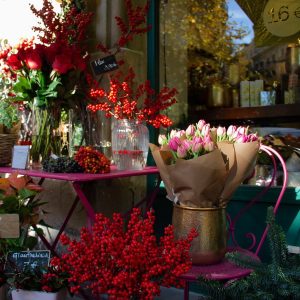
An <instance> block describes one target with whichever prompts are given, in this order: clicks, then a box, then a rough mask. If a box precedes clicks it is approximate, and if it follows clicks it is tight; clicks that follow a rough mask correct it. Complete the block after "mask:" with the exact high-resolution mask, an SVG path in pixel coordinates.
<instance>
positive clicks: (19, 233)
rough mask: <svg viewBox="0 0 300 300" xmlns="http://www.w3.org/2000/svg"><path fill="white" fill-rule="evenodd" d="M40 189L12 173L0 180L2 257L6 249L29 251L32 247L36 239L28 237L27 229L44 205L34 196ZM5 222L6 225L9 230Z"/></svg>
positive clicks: (25, 177)
mask: <svg viewBox="0 0 300 300" xmlns="http://www.w3.org/2000/svg"><path fill="white" fill-rule="evenodd" d="M41 190H42V187H41V186H40V185H38V184H35V183H34V182H33V181H32V178H31V177H29V176H20V175H19V174H18V173H12V174H11V175H10V176H9V177H8V178H0V215H1V222H0V235H1V236H0V237H2V238H1V239H0V246H1V252H2V254H5V253H6V252H7V251H9V250H22V249H28V248H29V249H32V248H33V247H34V245H35V244H36V242H37V239H36V238H35V237H32V236H28V230H29V227H30V226H31V225H33V224H37V223H38V222H39V218H40V216H39V213H40V206H41V205H43V204H44V202H42V201H41V200H40V199H39V198H36V195H37V194H38V192H40V191H41ZM6 220H7V221H9V222H10V224H9V227H8V222H7V221H6ZM2 226H4V228H2ZM9 234H11V236H10V235H9Z"/></svg>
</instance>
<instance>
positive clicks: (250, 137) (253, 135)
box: [248, 133, 258, 142]
mask: <svg viewBox="0 0 300 300" xmlns="http://www.w3.org/2000/svg"><path fill="white" fill-rule="evenodd" d="M257 140H258V136H257V134H256V133H250V134H249V135H248V141H249V142H255V141H257Z"/></svg>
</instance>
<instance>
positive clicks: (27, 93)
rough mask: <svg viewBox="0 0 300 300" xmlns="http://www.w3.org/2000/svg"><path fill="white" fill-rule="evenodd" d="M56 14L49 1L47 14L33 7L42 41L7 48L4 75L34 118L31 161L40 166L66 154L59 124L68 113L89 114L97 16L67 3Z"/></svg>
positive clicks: (45, 8) (2, 58)
mask: <svg viewBox="0 0 300 300" xmlns="http://www.w3.org/2000/svg"><path fill="white" fill-rule="evenodd" d="M61 6H62V10H61V12H60V13H56V12H55V11H54V9H53V6H52V4H51V2H50V1H49V0H44V1H43V7H42V9H41V10H37V9H36V8H35V7H34V6H33V5H31V10H32V12H33V13H34V14H35V15H36V17H37V18H38V19H39V20H40V23H39V25H40V27H34V30H35V31H36V32H37V33H38V39H37V40H34V39H32V40H22V41H20V43H19V44H18V45H16V46H14V47H11V46H9V45H6V48H5V49H3V51H2V52H1V54H0V61H1V70H2V72H4V73H5V76H6V77H7V78H9V79H11V80H12V84H11V85H12V91H11V92H12V93H13V95H12V96H11V97H9V98H8V99H9V100H10V101H14V102H22V103H24V105H25V106H26V107H27V108H29V109H30V110H31V113H32V120H33V121H32V148H31V155H32V159H33V160H34V161H38V160H39V157H40V155H41V156H42V158H45V157H48V156H49V154H50V153H51V152H52V153H55V154H59V152H60V147H61V145H60V133H59V124H60V119H61V112H62V110H65V111H68V110H69V109H71V108H72V109H74V110H76V111H80V112H81V111H85V106H86V97H85V96H87V95H86V91H87V87H88V80H87V72H86V65H87V56H86V51H85V49H84V47H83V44H82V42H83V40H84V39H85V38H86V30H87V26H88V24H89V23H90V20H91V15H92V14H91V13H86V12H83V11H80V10H79V9H77V7H76V5H75V4H67V3H66V2H65V1H62V4H61Z"/></svg>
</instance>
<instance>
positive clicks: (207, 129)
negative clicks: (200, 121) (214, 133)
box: [201, 124, 210, 136]
mask: <svg viewBox="0 0 300 300" xmlns="http://www.w3.org/2000/svg"><path fill="white" fill-rule="evenodd" d="M209 132H210V124H205V125H204V126H203V127H202V130H201V134H202V136H207V135H209Z"/></svg>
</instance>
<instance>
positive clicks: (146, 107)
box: [88, 69, 177, 128]
mask: <svg viewBox="0 0 300 300" xmlns="http://www.w3.org/2000/svg"><path fill="white" fill-rule="evenodd" d="M120 75H121V73H120V72H118V73H116V74H115V75H114V76H113V77H112V79H111V81H110V90H109V91H108V92H106V91H105V90H104V89H101V88H99V89H92V90H91V92H90V96H91V98H94V99H96V103H94V104H89V105H88V109H90V110H91V111H93V112H96V111H98V110H100V111H104V112H106V117H108V118H110V117H114V118H116V119H131V120H137V121H139V122H147V123H148V124H151V125H153V126H154V127H155V128H159V127H160V126H164V127H168V126H170V125H172V121H171V120H170V119H169V118H168V117H167V116H166V115H164V114H161V113H160V111H163V110H166V109H167V108H169V107H170V106H171V105H173V104H174V103H176V99H175V95H176V94H177V91H176V89H175V88H173V89H170V88H167V87H165V88H163V89H162V90H161V91H160V92H159V93H158V94H157V95H155V91H154V90H153V89H152V88H151V87H150V82H149V81H148V80H147V81H146V82H145V83H143V84H140V85H139V86H138V87H137V88H136V89H134V87H133V85H134V83H133V79H134V78H135V74H134V72H133V70H132V69H130V70H129V73H128V75H127V76H126V77H125V79H124V80H121V79H120Z"/></svg>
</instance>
